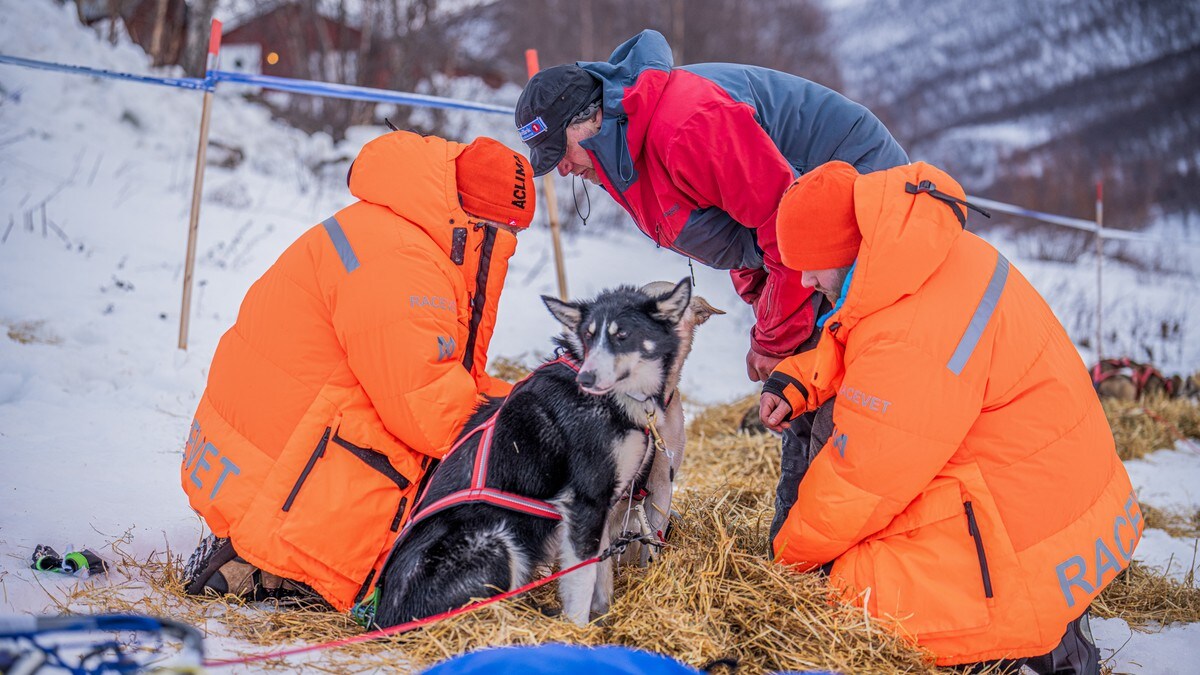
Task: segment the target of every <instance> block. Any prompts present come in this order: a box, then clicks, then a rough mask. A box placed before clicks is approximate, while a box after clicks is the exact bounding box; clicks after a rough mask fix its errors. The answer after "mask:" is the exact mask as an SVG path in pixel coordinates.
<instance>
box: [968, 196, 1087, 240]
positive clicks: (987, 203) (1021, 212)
mask: <svg viewBox="0 0 1200 675" xmlns="http://www.w3.org/2000/svg"><path fill="white" fill-rule="evenodd" d="M967 201H970V202H972V203H975V204H979V205H980V206H982V207H984V208H988V209H992V210H995V211H999V212H1001V213H1009V214H1012V215H1014V216H1025V217H1026V218H1036V219H1037V220H1043V221H1045V222H1047V223H1054V224H1055V225H1062V226H1063V227H1070V228H1074V229H1076V230H1083V231H1085V232H1095V231H1096V230H1097V227H1096V221H1094V220H1083V219H1082V218H1067V217H1065V216H1056V215H1054V214H1052V213H1042V212H1041V211H1034V210H1032V209H1026V208H1022V207H1020V206H1013V205H1012V204H1005V203H1003V202H994V201H992V200H990V199H984V198H983V197H967Z"/></svg>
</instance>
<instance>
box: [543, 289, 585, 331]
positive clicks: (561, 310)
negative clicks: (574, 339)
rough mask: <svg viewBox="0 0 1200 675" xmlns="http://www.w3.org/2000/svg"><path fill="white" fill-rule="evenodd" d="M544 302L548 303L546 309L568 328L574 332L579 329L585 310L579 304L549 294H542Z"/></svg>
mask: <svg viewBox="0 0 1200 675" xmlns="http://www.w3.org/2000/svg"><path fill="white" fill-rule="evenodd" d="M542 302H544V303H546V309H548V310H550V313H551V314H553V315H554V318H556V319H558V321H559V323H561V324H562V325H564V326H566V327H567V330H569V331H571V332H572V333H574V332H575V331H577V330H579V322H580V321H582V320H583V310H582V309H581V308H580V307H579V305H575V304H572V303H569V302H563V301H562V300H559V299H558V298H552V297H550V296H549V295H543V296H542Z"/></svg>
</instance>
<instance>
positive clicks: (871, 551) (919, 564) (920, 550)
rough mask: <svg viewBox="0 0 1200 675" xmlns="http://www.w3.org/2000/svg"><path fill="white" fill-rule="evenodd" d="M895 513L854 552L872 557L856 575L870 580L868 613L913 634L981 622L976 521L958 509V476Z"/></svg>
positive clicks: (969, 628) (984, 598)
mask: <svg viewBox="0 0 1200 675" xmlns="http://www.w3.org/2000/svg"><path fill="white" fill-rule="evenodd" d="M897 519H898V521H899V522H897V523H894V524H893V526H889V527H888V528H886V529H885V531H884V532H881V535H882V536H880V537H879V538H878V539H873V540H871V541H869V542H867V543H865V544H864V545H862V546H861V547H860V548H861V550H860V551H859V552H858V555H865V556H868V557H869V558H870V562H871V564H870V565H865V566H863V567H862V569H867V570H870V573H871V575H872V576H873V578H872V579H858V580H857V583H858V585H859V586H860V588H862V587H864V586H870V587H871V595H870V598H869V609H870V610H871V611H872V613H874V614H876V616H881V617H891V618H892V619H895V620H896V621H898V622H899V623H900V625H901V626H902V627H903V629H904V632H906V633H908V634H911V635H914V636H915V637H917V638H918V639H920V638H922V637H930V636H938V637H950V636H953V635H957V634H973V633H978V632H981V631H983V630H986V629H987V628H988V627H989V626H990V625H991V611H990V609H989V606H988V605H989V600H988V598H989V597H990V596H988V595H985V593H983V592H981V589H980V583H979V574H980V556H979V553H978V550H979V549H978V548H977V545H976V541H977V540H976V536H975V533H977V531H978V528H976V527H974V525H972V524H971V521H970V520H968V518H967V517H966V515H965V514H964V510H963V499H962V493H961V490H960V488H959V486H958V485H957V483H954V484H943V485H942V486H939V487H937V488H934V489H932V490H930V491H929V492H927V493H926V494H925V495H923V496H922V497H921V498H919V500H918V501H915V502H914V503H913V504H912V505H910V507H909V509H907V510H906V511H905V513H904V514H902V515H901V516H898V517H897ZM988 586H989V588H990V580H989V582H988Z"/></svg>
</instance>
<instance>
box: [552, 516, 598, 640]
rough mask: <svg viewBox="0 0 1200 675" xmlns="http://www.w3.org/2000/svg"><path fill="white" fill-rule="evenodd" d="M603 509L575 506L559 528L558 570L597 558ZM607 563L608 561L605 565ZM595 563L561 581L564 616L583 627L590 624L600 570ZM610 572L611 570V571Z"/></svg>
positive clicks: (559, 584)
mask: <svg viewBox="0 0 1200 675" xmlns="http://www.w3.org/2000/svg"><path fill="white" fill-rule="evenodd" d="M606 515H607V514H606V513H605V510H604V509H603V508H599V507H595V506H585V505H581V504H580V503H579V502H575V504H574V508H572V509H571V513H570V516H568V517H566V518H564V519H563V522H562V523H561V524H560V525H559V536H560V544H559V566H560V568H561V569H567V568H569V567H573V566H575V565H578V564H579V563H580V562H582V561H584V560H586V559H588V558H591V557H592V556H595V555H598V554H599V553H600V552H601V551H602V550H603V549H602V548H600V542H601V534H602V533H603V532H604V530H605V527H604V519H605V516H606ZM606 562H607V561H606ZM602 564H604V563H593V564H591V565H587V566H585V567H582V568H580V569H578V570H575V571H574V572H571V573H570V574H568V575H566V576H564V577H562V578H561V579H559V581H558V594H559V597H560V598H561V599H562V606H563V614H566V615H567V618H569V619H570V620H571V621H574V622H575V623H576V624H578V625H580V626H582V625H585V624H586V623H587V622H588V618H589V617H588V612H589V609H590V608H591V604H592V596H593V595H594V591H595V588H596V581H597V575H598V573H599V566H600V565H602ZM610 569H611V568H610Z"/></svg>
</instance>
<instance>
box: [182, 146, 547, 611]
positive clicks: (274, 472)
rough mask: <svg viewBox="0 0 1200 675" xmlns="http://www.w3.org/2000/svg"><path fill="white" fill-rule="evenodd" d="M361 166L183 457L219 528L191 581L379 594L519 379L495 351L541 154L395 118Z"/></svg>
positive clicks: (226, 589)
mask: <svg viewBox="0 0 1200 675" xmlns="http://www.w3.org/2000/svg"><path fill="white" fill-rule="evenodd" d="M348 182H349V187H350V192H351V193H352V194H353V195H354V196H355V197H357V198H358V200H359V201H358V202H356V203H354V204H352V205H350V206H348V207H346V208H344V209H342V210H341V211H339V212H337V213H336V214H335V215H333V216H332V217H330V218H328V219H326V220H325V221H324V222H322V223H321V224H319V225H316V226H315V227H313V228H311V229H309V230H308V231H307V232H305V233H304V234H303V235H301V237H300V238H299V239H298V240H297V241H296V242H295V243H293V244H292V245H291V246H290V247H288V249H287V250H286V251H284V252H283V254H282V255H281V256H280V257H279V260H277V261H276V262H275V264H274V265H272V266H271V268H270V269H269V270H267V272H266V273H265V274H264V275H263V276H262V277H261V278H260V279H258V281H256V282H255V283H254V285H253V286H251V288H250V290H249V292H247V294H246V298H245V300H243V302H242V306H241V309H240V311H239V313H238V318H237V321H236V323H234V325H233V327H232V328H230V329H229V331H228V332H226V333H225V335H224V336H223V337H222V338H221V341H220V343H219V344H218V346H217V350H216V354H215V355H214V357H213V361H212V367H211V369H210V371H209V377H208V387H207V388H206V389H205V391H204V394H203V396H202V397H201V400H200V405H199V408H198V409H197V411H196V416H195V419H194V420H193V422H192V427H191V434H190V436H189V438H188V441H187V444H186V448H185V451H184V457H183V462H182V466H181V473H180V477H181V480H182V483H183V489H184V492H185V493H187V496H188V500H189V502H190V504H191V506H192V508H193V509H195V510H196V511H197V512H198V513H199V514H200V515H201V516H202V517H203V518H204V521H205V522H206V523H207V524H208V526H209V527H210V528H211V529H212V532H213V536H212V537H211V538H209V539H207V540H206V541H205V542H202V545H201V547H200V548H199V549H197V551H196V553H195V554H194V555H193V557H192V560H191V561H190V563H189V565H188V569H187V573H186V574H185V577H186V578H187V584H186V585H187V590H188V591H189V592H191V593H203V592H205V591H206V590H209V591H215V592H217V593H220V594H225V593H232V594H234V595H239V596H243V597H249V598H255V599H261V598H264V597H280V596H284V595H290V594H295V593H297V592H302V591H309V590H311V591H315V592H316V593H317V594H319V595H320V596H321V597H322V598H324V600H325V601H327V602H328V603H329V604H330V605H332V606H333V607H334V608H336V609H338V610H347V609H349V608H351V607H352V606H353V605H354V604H355V603H357V602H359V601H360V600H362V599H363V598H364V597H370V593H371V591H372V589H373V587H374V582H375V580H376V579H377V578H378V574H379V568H380V566H381V565H382V563H383V561H384V559H385V557H386V556H387V554H388V552H389V550H390V548H391V546H392V543H393V541H394V540H395V538H396V536H397V533H398V532H399V531H400V529H401V527H402V526H403V525H404V523H405V522H406V519H407V518H408V517H409V515H410V511H411V509H412V506H413V502H414V501H415V499H416V496H417V491H418V487H419V486H420V485H421V482H422V480H423V479H424V478H425V477H426V475H427V474H428V472H430V471H431V470H432V467H433V466H434V465H435V464H436V461H437V460H438V459H439V458H440V457H442V455H443V454H444V453H445V452H446V451H447V449H448V448H449V447H450V445H451V443H452V442H453V440H454V439H455V437H456V436H457V435H458V433H459V431H460V429H461V428H462V426H463V424H464V422H465V421H466V419H467V417H468V416H469V415H470V414H471V412H472V411H473V409H474V408H475V405H476V403H477V402H478V401H479V400H480V397H481V396H482V395H485V394H486V395H497V396H502V395H504V394H506V393H507V392H508V389H509V386H508V385H507V384H505V383H504V382H501V381H499V380H495V379H493V378H491V377H489V376H488V374H487V372H486V369H485V366H486V362H487V349H488V343H489V342H490V340H491V337H492V331H493V328H494V327H495V325H496V307H497V304H498V303H499V300H500V292H501V289H502V288H503V285H504V277H505V273H506V272H507V268H508V259H509V257H510V256H512V254H513V252H514V251H515V249H516V243H517V240H516V236H515V235H516V233H517V232H519V231H520V230H522V229H524V228H526V227H528V226H529V223H530V220H531V219H532V217H533V212H534V187H533V171H532V169H531V168H530V166H529V162H528V160H526V159H525V157H524V156H523V155H521V154H520V153H517V152H513V151H512V150H511V149H509V148H507V147H505V146H504V145H503V144H501V143H500V142H499V141H496V140H493V139H490V138H479V139H477V140H475V141H474V142H473V143H471V144H469V145H463V144H460V143H455V142H452V141H448V140H444V139H441V138H437V137H433V136H419V135H417V134H414V133H409V132H403V131H396V132H393V133H389V134H386V135H384V136H381V137H379V138H377V139H375V140H373V141H371V142H370V143H367V145H366V146H365V147H363V149H362V152H360V153H359V155H358V158H357V159H356V160H355V161H354V163H353V164H352V166H351V169H350V174H349V177H348Z"/></svg>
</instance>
